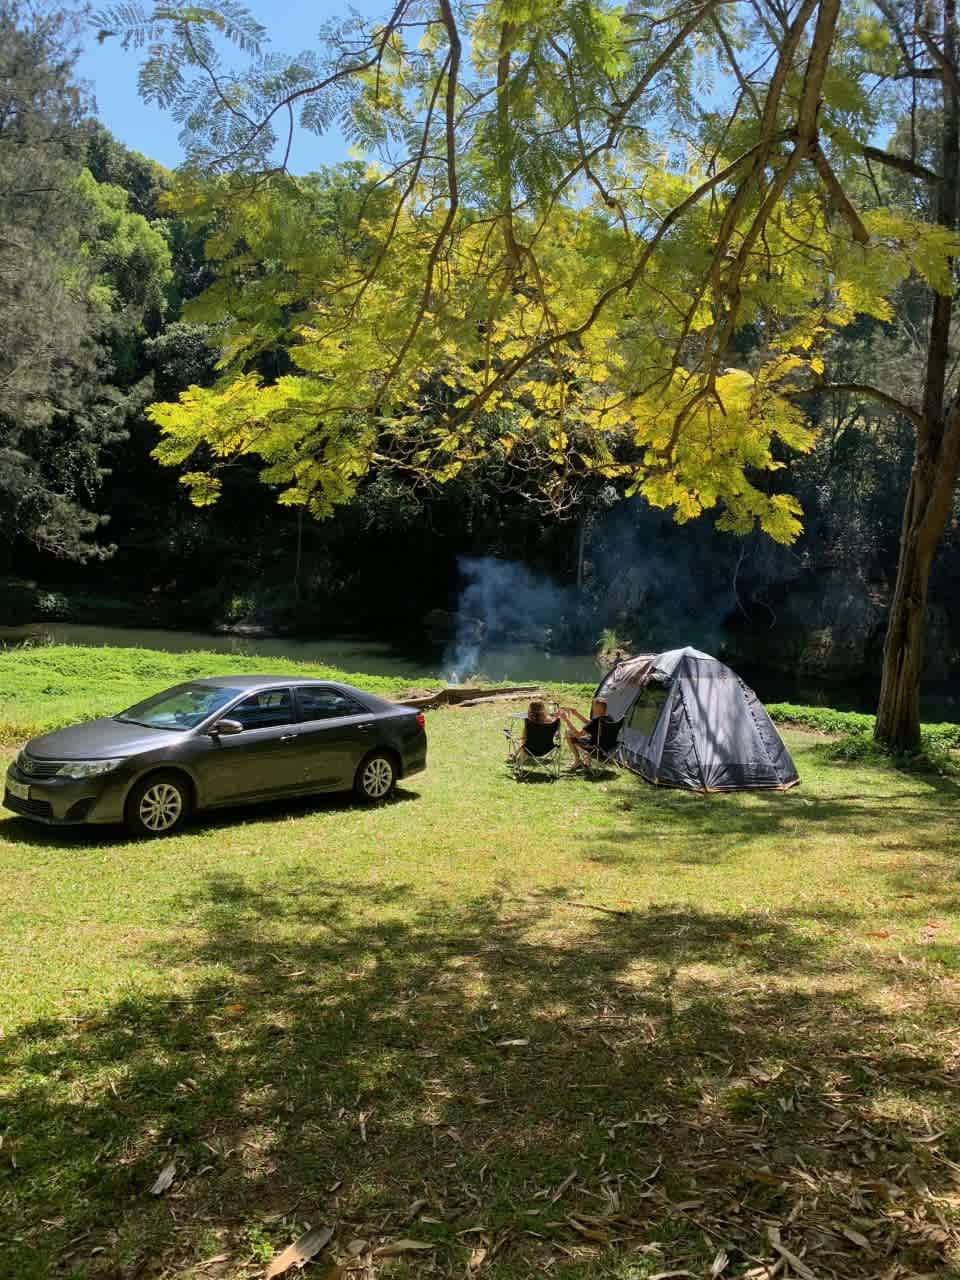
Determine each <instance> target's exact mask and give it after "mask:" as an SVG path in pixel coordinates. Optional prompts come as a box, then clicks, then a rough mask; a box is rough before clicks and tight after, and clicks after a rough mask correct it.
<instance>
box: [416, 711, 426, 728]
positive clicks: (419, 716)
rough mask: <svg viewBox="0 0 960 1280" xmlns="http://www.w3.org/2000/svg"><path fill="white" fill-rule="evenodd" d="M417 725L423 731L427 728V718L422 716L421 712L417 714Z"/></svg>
mask: <svg viewBox="0 0 960 1280" xmlns="http://www.w3.org/2000/svg"><path fill="white" fill-rule="evenodd" d="M417 724H418V725H419V726H420V728H421V729H425V728H426V727H427V717H426V716H425V715H424V714H423V712H422V711H418V712H417Z"/></svg>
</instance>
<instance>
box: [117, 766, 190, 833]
mask: <svg viewBox="0 0 960 1280" xmlns="http://www.w3.org/2000/svg"><path fill="white" fill-rule="evenodd" d="M192 807H193V797H192V795H191V794H190V787H189V784H188V783H187V782H186V781H185V779H184V778H182V777H180V776H179V775H178V774H175V773H153V774H151V775H150V776H149V777H147V778H144V779H143V781H142V782H138V783H137V785H136V786H135V787H134V788H133V790H132V791H131V792H130V796H129V798H128V800H127V815H126V817H127V826H128V827H129V829H130V830H131V831H132V832H133V833H134V835H138V836H168V835H171V834H172V833H173V832H174V831H178V830H179V829H180V828H181V827H182V826H183V824H184V823H185V822H186V820H187V818H188V817H189V816H190V810H191V809H192Z"/></svg>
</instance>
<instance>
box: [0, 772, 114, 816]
mask: <svg viewBox="0 0 960 1280" xmlns="http://www.w3.org/2000/svg"><path fill="white" fill-rule="evenodd" d="M11 782H12V783H13V784H14V786H15V787H16V788H17V789H18V790H22V789H23V788H26V789H27V795H26V796H22V795H14V794H13V791H12V790H11V788H10V784H11ZM128 785H129V778H128V777H127V776H126V773H125V771H122V770H121V771H117V772H115V773H110V774H107V775H104V776H102V777H99V778H79V779H72V778H56V777H54V778H42V779H36V778H29V777H27V775H26V774H24V773H21V772H20V771H19V770H18V769H17V767H16V765H15V764H11V765H10V767H9V768H8V769H7V778H6V785H5V787H4V793H3V805H4V808H6V809H9V810H10V812H11V813H15V814H17V816H18V817H21V818H28V819H29V820H30V821H31V822H43V823H46V824H47V825H48V826H54V827H70V826H79V825H81V824H85V823H108V822H122V821H123V806H124V801H125V800H126V795H127V787H128Z"/></svg>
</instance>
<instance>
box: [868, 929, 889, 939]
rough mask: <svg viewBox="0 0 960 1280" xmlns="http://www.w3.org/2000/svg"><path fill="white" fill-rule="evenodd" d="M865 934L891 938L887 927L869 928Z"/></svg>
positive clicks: (872, 936)
mask: <svg viewBox="0 0 960 1280" xmlns="http://www.w3.org/2000/svg"><path fill="white" fill-rule="evenodd" d="M863 936H864V937H865V938H889V937H890V934H889V933H888V932H887V930H886V929H868V930H867V932H866V933H865V934H864V935H863Z"/></svg>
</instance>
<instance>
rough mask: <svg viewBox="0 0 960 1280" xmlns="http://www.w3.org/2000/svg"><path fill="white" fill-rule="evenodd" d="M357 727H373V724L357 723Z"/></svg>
mask: <svg viewBox="0 0 960 1280" xmlns="http://www.w3.org/2000/svg"><path fill="white" fill-rule="evenodd" d="M357 728H358V729H372V728H373V725H372V724H358V725H357Z"/></svg>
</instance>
